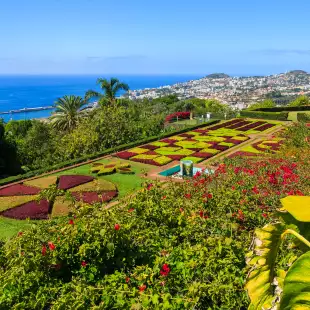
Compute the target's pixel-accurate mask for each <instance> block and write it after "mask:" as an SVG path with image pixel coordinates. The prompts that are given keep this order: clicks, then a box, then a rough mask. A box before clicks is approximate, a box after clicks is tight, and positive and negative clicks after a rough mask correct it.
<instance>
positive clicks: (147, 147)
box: [116, 140, 174, 159]
mask: <svg viewBox="0 0 310 310" xmlns="http://www.w3.org/2000/svg"><path fill="white" fill-rule="evenodd" d="M171 141H172V140H171ZM173 141H174V140H173ZM162 142H165V141H163V140H162ZM167 143H168V142H167ZM141 148H143V149H148V150H150V151H154V150H156V149H158V148H159V147H158V146H156V145H151V144H146V145H142V146H141ZM121 153H126V152H121ZM127 153H130V152H127ZM118 154H120V153H117V154H116V155H117V156H118ZM131 154H133V153H131ZM135 155H137V154H135ZM133 156H134V155H133ZM130 157H132V156H130ZM121 158H122V157H121ZM123 159H128V158H123Z"/></svg>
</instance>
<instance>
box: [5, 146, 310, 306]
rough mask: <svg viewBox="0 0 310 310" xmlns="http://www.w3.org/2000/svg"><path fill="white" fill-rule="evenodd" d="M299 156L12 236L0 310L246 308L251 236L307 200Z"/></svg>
mask: <svg viewBox="0 0 310 310" xmlns="http://www.w3.org/2000/svg"><path fill="white" fill-rule="evenodd" d="M307 152H308V153H307V154H306V151H303V152H302V154H301V156H300V157H299V156H298V157H297V156H294V157H286V158H284V157H279V156H277V157H276V156H273V157H264V158H250V159H243V158H235V159H233V160H227V161H226V162H225V163H224V164H221V165H220V166H219V167H218V169H217V170H216V172H215V173H214V174H212V175H210V176H205V175H200V174H196V175H195V177H194V178H193V179H191V180H188V181H187V182H183V183H173V182H171V183H166V185H164V186H163V184H157V183H154V184H152V183H149V184H146V186H145V188H144V189H143V190H141V191H139V192H138V193H137V195H136V196H134V197H131V198H130V199H129V198H128V199H127V201H126V204H125V205H119V206H117V207H114V208H111V209H104V208H102V209H94V208H89V207H88V206H87V205H85V206H81V207H80V208H77V210H76V213H75V214H72V215H71V216H70V217H63V218H60V219H59V220H52V221H46V222H44V223H40V224H38V225H34V226H32V227H31V229H29V230H27V231H24V232H20V233H19V234H18V236H16V237H15V238H13V239H12V240H10V241H9V242H8V243H6V244H5V245H3V246H2V247H1V248H0V308H1V309H12V308H15V309H246V308H247V306H248V304H249V299H248V297H247V295H246V292H245V290H244V285H245V282H246V275H247V273H248V270H247V269H246V264H245V253H246V252H248V247H249V245H250V244H251V241H252V236H253V231H254V228H255V227H262V226H263V225H265V224H266V223H269V222H273V221H274V220H275V219H277V213H276V209H277V208H278V207H280V199H281V198H283V197H285V196H287V195H309V194H310V179H309V168H310V163H309V158H310V156H309V151H307ZM295 254H296V253H294V255H295ZM280 258H281V261H280V262H279V263H280V264H282V265H283V266H282V269H287V268H288V265H289V263H288V261H287V260H286V259H285V256H283V255H282V256H281V255H280Z"/></svg>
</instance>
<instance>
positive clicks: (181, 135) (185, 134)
mask: <svg viewBox="0 0 310 310" xmlns="http://www.w3.org/2000/svg"><path fill="white" fill-rule="evenodd" d="M179 136H180V137H183V138H188V139H191V138H193V137H194V136H195V135H193V134H189V133H181V134H179ZM183 141H184V140H183Z"/></svg>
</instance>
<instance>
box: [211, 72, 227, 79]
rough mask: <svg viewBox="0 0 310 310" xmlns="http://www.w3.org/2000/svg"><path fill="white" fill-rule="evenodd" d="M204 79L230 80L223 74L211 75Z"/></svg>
mask: <svg viewBox="0 0 310 310" xmlns="http://www.w3.org/2000/svg"><path fill="white" fill-rule="evenodd" d="M206 78H209V79H225V78H230V76H229V75H228V74H225V73H212V74H209V75H207V76H206Z"/></svg>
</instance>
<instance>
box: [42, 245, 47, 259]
mask: <svg viewBox="0 0 310 310" xmlns="http://www.w3.org/2000/svg"><path fill="white" fill-rule="evenodd" d="M42 255H43V256H45V255H46V246H45V245H43V246H42Z"/></svg>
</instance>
